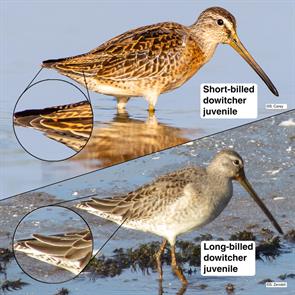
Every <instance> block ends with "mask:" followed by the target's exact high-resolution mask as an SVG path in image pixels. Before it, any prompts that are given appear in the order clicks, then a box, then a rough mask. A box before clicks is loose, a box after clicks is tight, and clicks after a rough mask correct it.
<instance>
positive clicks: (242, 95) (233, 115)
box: [200, 83, 258, 119]
mask: <svg viewBox="0 0 295 295" xmlns="http://www.w3.org/2000/svg"><path fill="white" fill-rule="evenodd" d="M257 93H258V90H257V84H254V83H203V84H201V86H200V117H201V118H202V119H256V118H257Z"/></svg>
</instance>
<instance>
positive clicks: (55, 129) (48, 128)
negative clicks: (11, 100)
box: [14, 101, 93, 151]
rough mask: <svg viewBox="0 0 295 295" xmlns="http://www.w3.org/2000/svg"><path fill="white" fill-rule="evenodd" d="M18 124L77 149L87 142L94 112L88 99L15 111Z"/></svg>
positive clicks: (16, 123)
mask: <svg viewBox="0 0 295 295" xmlns="http://www.w3.org/2000/svg"><path fill="white" fill-rule="evenodd" d="M14 123H15V125H17V126H22V127H29V128H34V129H36V130H39V131H41V132H43V133H44V134H45V135H46V136H47V137H48V138H51V139H53V140H55V141H58V142H61V143H63V144H65V145H66V146H68V147H69V148H72V149H73V150H75V151H80V150H81V149H82V148H83V147H84V145H85V144H86V143H87V141H88V139H89V137H90V134H91V131H92V126H93V113H92V109H91V105H90V103H89V102H88V101H82V102H79V103H74V104H68V105H61V106H53V107H49V108H44V109H33V110H25V111H21V112H16V113H14Z"/></svg>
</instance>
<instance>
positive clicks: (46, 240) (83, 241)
mask: <svg viewBox="0 0 295 295" xmlns="http://www.w3.org/2000/svg"><path fill="white" fill-rule="evenodd" d="M14 249H15V250H18V251H22V252H25V253H30V254H33V253H34V251H35V253H36V256H38V255H40V254H44V255H48V256H54V257H61V258H63V259H72V256H73V254H72V253H73V252H75V253H76V254H75V257H76V259H78V260H79V259H81V258H83V257H85V256H87V255H88V252H90V251H92V250H91V249H92V236H91V233H90V231H89V230H85V231H82V232H73V233H66V234H61V235H52V236H46V235H41V234H34V235H33V239H28V240H21V241H18V242H16V243H15V245H14ZM69 254H70V255H69ZM69 256H70V257H69Z"/></svg>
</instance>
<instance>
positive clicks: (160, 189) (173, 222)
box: [76, 150, 283, 284]
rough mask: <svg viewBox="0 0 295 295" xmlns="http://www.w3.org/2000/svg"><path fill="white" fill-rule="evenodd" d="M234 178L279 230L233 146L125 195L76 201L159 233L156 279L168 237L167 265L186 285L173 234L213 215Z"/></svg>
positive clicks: (127, 224) (117, 220)
mask: <svg viewBox="0 0 295 295" xmlns="http://www.w3.org/2000/svg"><path fill="white" fill-rule="evenodd" d="M233 180H237V181H238V182H239V183H240V184H241V185H242V186H243V187H244V188H245V189H246V191H247V192H248V193H249V194H250V195H251V197H252V198H253V199H254V200H255V202H256V203H257V204H258V205H259V207H260V208H261V209H262V210H263V212H264V213H265V214H266V216H267V217H268V218H269V220H270V221H271V223H272V224H273V226H274V227H275V228H276V229H277V231H278V232H279V233H281V234H282V233H283V231H282V229H281V227H280V226H279V224H278V223H277V221H276V220H275V218H274V217H273V215H272V214H271V213H270V211H269V210H268V209H267V207H266V206H265V205H264V203H263V202H262V200H261V199H260V198H259V197H258V195H257V194H256V192H255V191H254V189H253V188H252V186H251V184H250V183H249V181H248V180H247V178H246V176H245V172H244V162H243V159H242V158H241V156H240V155H239V154H238V153H237V152H235V151H233V150H223V151H221V152H219V153H218V154H217V155H216V156H215V157H214V158H213V160H212V161H211V162H210V164H209V165H208V167H206V168H202V167H198V166H195V167H188V168H184V169H181V170H177V171H175V172H172V173H169V174H166V175H163V176H160V177H159V178H158V179H156V180H155V181H154V182H152V183H150V184H147V185H144V186H142V187H140V188H138V189H137V190H135V191H133V192H130V193H128V194H127V195H123V196H116V197H113V198H105V199H98V198H93V199H91V200H87V201H83V202H81V203H79V204H77V205H76V206H77V207H78V208H80V209H83V210H86V211H88V212H89V213H92V214H95V215H98V216H100V217H102V218H105V219H108V220H110V221H113V222H115V223H118V224H120V225H122V226H123V227H126V228H130V229H135V230H140V231H144V232H149V233H152V234H156V235H158V236H160V237H163V242H162V244H161V246H160V249H159V252H158V253H157V254H156V262H157V269H158V272H159V275H160V281H161V280H162V277H163V272H162V265H161V257H162V254H163V251H164V249H165V247H166V245H167V241H168V242H169V243H170V246H171V266H172V270H173V272H174V273H175V274H176V275H177V277H178V278H179V279H180V280H181V282H182V283H183V284H187V283H188V282H187V280H186V278H185V276H184V274H183V272H182V270H181V268H180V266H179V265H178V264H177V261H176V255H175V242H176V238H177V237H178V236H179V235H181V234H183V233H186V232H189V231H192V230H195V229H198V228H201V227H202V226H204V225H206V224H208V223H210V222H211V221H213V220H214V219H215V218H216V217H218V215H219V214H220V213H221V212H222V211H223V209H224V208H225V207H226V206H227V204H228V203H229V201H230V199H231V198H232V195H233V185H232V181H233Z"/></svg>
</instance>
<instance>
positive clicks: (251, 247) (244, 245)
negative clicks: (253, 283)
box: [201, 241, 256, 276]
mask: <svg viewBox="0 0 295 295" xmlns="http://www.w3.org/2000/svg"><path fill="white" fill-rule="evenodd" d="M255 252H256V251H255V242H253V241H202V242H201V275H202V276H254V275H255V271H256V261H255Z"/></svg>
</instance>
